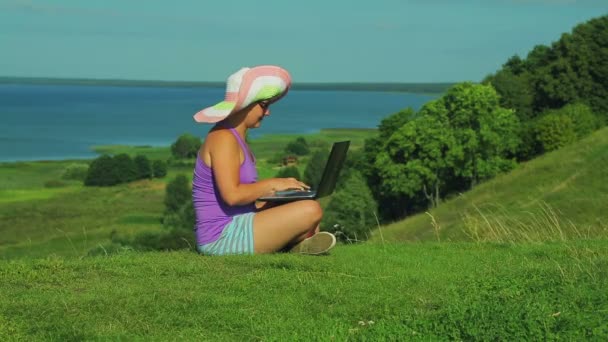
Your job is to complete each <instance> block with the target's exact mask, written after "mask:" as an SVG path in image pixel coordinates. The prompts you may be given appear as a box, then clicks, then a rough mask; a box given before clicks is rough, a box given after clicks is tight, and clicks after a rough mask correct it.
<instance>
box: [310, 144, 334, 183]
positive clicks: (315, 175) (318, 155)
mask: <svg viewBox="0 0 608 342" xmlns="http://www.w3.org/2000/svg"><path fill="white" fill-rule="evenodd" d="M328 157H329V151H327V150H325V149H320V150H317V151H315V152H314V153H313V154H312V156H311V157H310V160H309V161H308V163H307V164H306V168H305V169H304V183H306V184H308V185H310V186H313V187H316V186H318V185H319V182H321V177H322V176H323V171H324V169H325V163H326V162H327V158H328Z"/></svg>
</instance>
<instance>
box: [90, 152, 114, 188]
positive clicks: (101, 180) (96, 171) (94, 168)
mask: <svg viewBox="0 0 608 342" xmlns="http://www.w3.org/2000/svg"><path fill="white" fill-rule="evenodd" d="M118 183H120V175H119V173H118V169H117V168H116V163H115V160H114V158H112V157H111V156H109V155H107V154H104V155H102V156H99V157H97V158H95V159H94V160H93V162H91V165H90V166H89V170H88V172H87V176H86V178H85V180H84V185H87V186H111V185H115V184H118Z"/></svg>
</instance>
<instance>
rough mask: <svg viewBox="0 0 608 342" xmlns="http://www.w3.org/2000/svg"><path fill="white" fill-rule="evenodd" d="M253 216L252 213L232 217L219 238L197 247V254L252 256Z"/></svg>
mask: <svg viewBox="0 0 608 342" xmlns="http://www.w3.org/2000/svg"><path fill="white" fill-rule="evenodd" d="M254 215H255V213H253V212H252V213H245V214H241V215H236V216H234V217H233V218H232V221H231V222H230V223H228V224H227V225H226V227H224V230H223V231H222V234H220V237H219V238H218V239H217V240H215V241H213V242H210V243H206V244H204V245H198V246H197V250H198V252H199V253H201V254H205V255H229V254H253V217H254Z"/></svg>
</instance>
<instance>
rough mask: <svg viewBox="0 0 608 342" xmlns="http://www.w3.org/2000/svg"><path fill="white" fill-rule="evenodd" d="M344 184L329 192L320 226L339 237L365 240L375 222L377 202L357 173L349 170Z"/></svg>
mask: <svg viewBox="0 0 608 342" xmlns="http://www.w3.org/2000/svg"><path fill="white" fill-rule="evenodd" d="M347 184H348V185H347V186H344V187H343V188H342V189H339V190H337V191H336V193H335V194H334V195H332V197H331V200H330V202H329V204H328V205H327V208H326V209H325V212H324V215H323V221H322V223H321V226H322V227H323V230H325V231H329V232H333V233H334V234H335V235H336V237H337V238H338V239H340V240H342V241H364V240H367V238H368V237H369V235H370V232H371V230H372V229H373V228H375V227H376V226H377V222H376V216H375V215H376V202H375V201H374V198H373V196H372V193H371V191H370V190H369V188H368V187H367V184H366V183H365V180H364V179H363V176H362V175H361V174H360V173H358V172H353V173H351V175H350V177H349V178H348V180H347Z"/></svg>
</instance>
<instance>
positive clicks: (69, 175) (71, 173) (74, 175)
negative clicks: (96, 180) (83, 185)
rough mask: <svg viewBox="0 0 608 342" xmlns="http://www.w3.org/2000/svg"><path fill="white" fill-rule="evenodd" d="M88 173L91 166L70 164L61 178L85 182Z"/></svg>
mask: <svg viewBox="0 0 608 342" xmlns="http://www.w3.org/2000/svg"><path fill="white" fill-rule="evenodd" d="M88 172H89V165H87V164H70V165H69V166H68V167H67V168H66V169H65V170H64V171H63V174H62V175H61V178H62V179H70V180H80V181H84V180H85V178H87V173H88Z"/></svg>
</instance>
